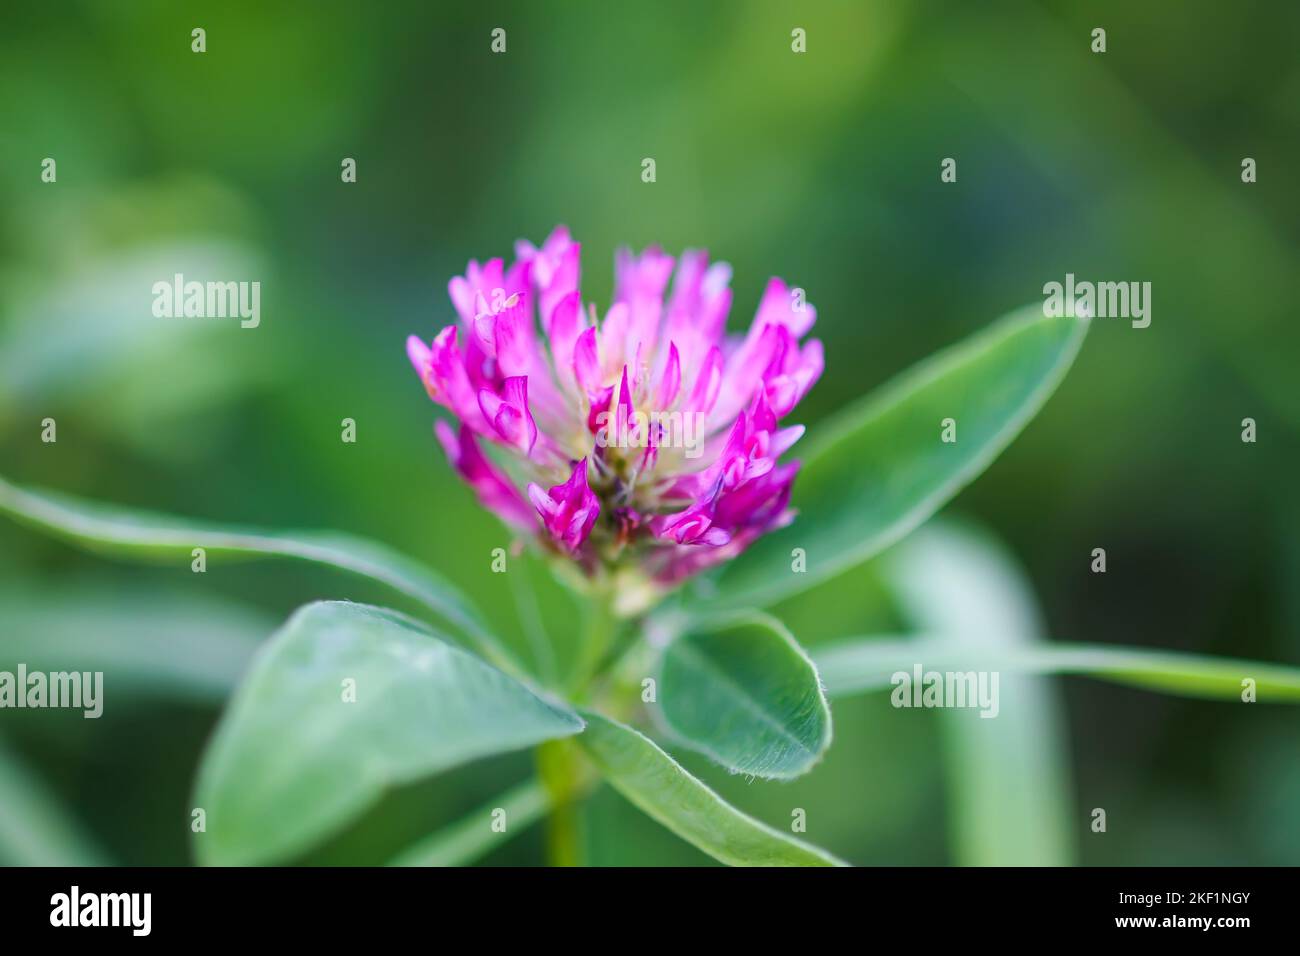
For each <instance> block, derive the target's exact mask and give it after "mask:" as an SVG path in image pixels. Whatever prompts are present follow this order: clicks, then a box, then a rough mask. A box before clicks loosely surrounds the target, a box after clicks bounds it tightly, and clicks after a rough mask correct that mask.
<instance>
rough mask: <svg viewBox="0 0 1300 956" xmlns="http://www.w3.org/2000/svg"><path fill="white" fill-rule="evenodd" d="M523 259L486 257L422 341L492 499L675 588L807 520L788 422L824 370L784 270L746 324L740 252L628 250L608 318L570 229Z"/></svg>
mask: <svg viewBox="0 0 1300 956" xmlns="http://www.w3.org/2000/svg"><path fill="white" fill-rule="evenodd" d="M515 253H516V260H515V262H514V263H513V264H512V265H510V266H509V268H507V267H506V266H505V264H504V263H503V261H502V260H500V259H492V260H489V261H488V262H486V263H484V264H483V265H480V264H479V263H478V262H476V261H472V262H470V264H469V266H468V268H467V269H466V273H465V275H463V276H457V277H456V278H454V279H452V280H451V283H450V284H449V287H448V288H449V292H450V294H451V300H452V305H453V306H454V307H455V310H456V313H457V316H458V321H457V322H456V323H455V324H453V325H449V326H447V327H446V328H444V329H443V330H442V331H441V332H439V333H438V335H437V336H435V337H434V339H433V341H432V342H431V343H426V342H424V341H423V340H421V339H419V338H417V337H415V336H412V337H411V338H410V339H408V341H407V354H408V356H409V357H410V360H411V364H412V365H414V366H415V370H416V372H417V373H418V375H419V377H420V380H421V382H422V383H423V384H424V387H425V390H426V391H427V392H428V394H429V397H430V398H432V399H433V400H434V401H435V402H437V403H438V404H440V405H442V406H444V407H445V408H446V409H447V410H448V411H449V412H451V414H452V415H454V416H455V417H456V418H457V419H459V422H460V427H459V430H458V431H457V430H454V429H453V428H451V426H450V425H448V424H447V423H445V422H440V423H439V424H438V436H439V438H440V439H441V441H442V444H443V446H444V448H445V449H446V451H447V455H448V457H449V458H450V459H451V462H452V465H453V467H455V468H456V470H457V471H458V472H459V473H460V474H461V476H462V477H463V478H464V479H465V481H466V482H467V483H468V484H469V485H470V487H471V488H472V489H473V490H474V492H475V493H476V494H477V496H478V498H479V500H480V501H481V502H482V503H483V504H484V505H485V506H486V507H488V508H489V509H491V510H492V511H493V512H495V513H496V514H497V515H498V516H499V517H501V518H502V519H503V520H505V521H506V522H507V523H508V524H510V525H511V526H512V527H515V528H519V529H525V530H527V531H529V532H531V533H533V534H535V535H536V537H537V539H538V540H539V541H540V542H542V543H543V544H544V545H545V546H547V547H550V548H552V549H553V550H555V551H557V552H559V553H562V554H566V555H569V556H570V557H572V558H573V559H575V560H576V561H577V562H578V563H579V564H580V565H581V566H582V567H583V568H584V570H586V571H587V572H588V573H592V574H595V573H598V572H599V571H600V570H601V569H602V568H605V569H608V568H613V567H615V566H619V565H622V564H623V563H625V562H630V563H635V564H637V565H639V566H640V567H641V568H642V569H643V570H644V571H645V572H646V573H647V574H648V575H650V576H651V577H653V578H654V579H656V580H658V581H659V582H661V583H663V584H672V583H675V582H677V581H680V580H682V579H683V578H685V577H687V576H689V575H691V574H694V573H696V572H698V571H700V570H702V569H704V568H707V567H710V566H711V565H714V564H717V563H718V562H720V561H726V560H728V559H730V558H732V557H734V556H735V555H736V554H739V553H740V552H741V551H742V550H744V548H746V547H748V546H749V544H750V543H752V542H753V541H754V540H755V539H756V538H758V537H759V536H760V535H762V534H764V533H765V532H767V531H770V530H772V529H773V528H777V527H781V526H783V525H784V524H787V523H789V522H790V520H792V518H793V512H791V511H790V508H789V502H790V490H791V487H792V485H793V483H794V480H795V475H796V474H797V472H798V470H799V465H798V462H783V461H781V460H780V459H781V457H782V456H783V455H784V454H785V452H786V451H788V450H789V448H790V447H791V446H792V445H793V444H794V443H795V442H796V441H797V440H798V439H799V437H800V436H801V435H802V434H803V427H802V426H800V425H795V426H787V427H784V428H783V427H780V426H779V424H778V422H779V421H780V419H782V418H784V417H785V416H786V415H788V414H789V413H790V412H791V411H792V410H793V409H794V408H795V406H796V405H797V404H798V403H799V401H800V399H802V398H803V396H804V395H805V394H807V392H808V390H809V389H810V388H811V387H812V386H813V384H814V383H815V382H816V381H817V379H818V378H819V377H820V376H821V373H822V369H823V366H824V356H823V352H822V347H821V343H820V342H818V341H817V340H816V339H810V340H806V341H804V339H805V336H806V335H807V333H808V331H809V330H810V329H811V328H812V325H813V323H814V322H815V321H816V317H817V313H816V311H815V310H814V309H813V307H812V306H811V305H808V304H806V303H805V302H804V300H803V292H802V290H799V289H793V290H792V289H790V288H788V287H787V286H786V284H785V283H784V282H782V281H781V280H780V279H772V280H771V281H770V282H769V283H768V286H767V289H766V291H765V292H764V294H763V298H762V301H761V302H760V303H759V307H758V313H757V315H756V316H755V318H754V321H753V322H752V323H751V325H750V327H749V329H748V331H747V332H745V333H744V334H741V335H733V336H729V335H728V334H727V333H726V323H727V316H728V313H729V312H730V310H731V290H730V288H729V286H728V283H729V282H730V278H731V270H730V267H728V266H727V265H726V264H725V263H713V264H710V263H709V260H708V256H707V254H705V253H703V252H698V251H690V250H688V251H687V252H684V253H683V254H682V255H681V257H680V258H678V259H676V260H674V258H673V257H672V256H669V255H667V254H665V253H664V252H663V251H661V250H660V249H658V248H652V249H649V250H647V251H646V252H644V253H642V254H641V255H639V256H637V255H634V254H633V253H632V252H630V251H628V250H620V251H619V253H618V255H617V257H616V259H615V291H614V302H613V304H611V306H610V307H609V309H607V310H606V311H605V314H604V316H603V318H601V319H600V320H599V321H598V320H597V316H596V310H595V308H594V306H592V305H591V304H589V303H584V302H583V301H582V294H581V291H580V288H579V279H580V267H579V266H580V263H579V246H578V244H577V243H576V242H574V241H573V240H572V238H571V237H570V236H569V232H568V230H567V229H565V228H564V227H563V226H560V227H558V228H557V229H556V230H555V231H554V232H552V233H551V235H550V236H549V237H548V238H547V239H546V241H545V242H544V243H542V245H541V246H540V247H537V246H534V245H532V244H531V243H529V242H526V241H522V240H521V241H520V242H518V243H517V244H516V246H515ZM480 443H482V444H483V445H484V446H486V448H487V449H488V450H489V451H490V452H491V454H492V455H494V456H495V457H496V458H497V459H498V460H499V461H501V462H502V465H498V464H495V463H494V462H493V461H492V460H491V458H490V457H489V455H488V454H487V453H485V452H484V450H483V448H482V447H480ZM510 461H513V462H514V464H513V465H510V466H509V467H508V468H507V467H503V465H505V464H506V463H508V462H510ZM514 476H518V477H514Z"/></svg>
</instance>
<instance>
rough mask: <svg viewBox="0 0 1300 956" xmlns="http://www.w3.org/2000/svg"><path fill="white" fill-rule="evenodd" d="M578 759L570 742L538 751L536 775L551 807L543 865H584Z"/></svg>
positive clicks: (547, 745)
mask: <svg viewBox="0 0 1300 956" xmlns="http://www.w3.org/2000/svg"><path fill="white" fill-rule="evenodd" d="M580 759H581V756H580V754H579V753H578V749H577V747H576V746H575V745H574V743H573V741H571V740H549V741H547V742H546V743H544V744H542V745H541V746H540V747H538V748H537V772H538V776H539V777H541V781H542V786H543V787H544V788H545V790H546V794H547V797H548V799H549V802H550V807H551V809H550V815H549V816H548V817H547V819H546V861H547V863H549V864H550V865H551V866H583V865H585V863H586V847H585V842H586V840H585V836H586V834H585V832H584V821H583V814H582V797H583V793H584V791H585V785H584V781H583V768H582V764H581V762H580Z"/></svg>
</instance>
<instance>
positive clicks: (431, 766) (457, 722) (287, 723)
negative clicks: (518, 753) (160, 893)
mask: <svg viewBox="0 0 1300 956" xmlns="http://www.w3.org/2000/svg"><path fill="white" fill-rule="evenodd" d="M349 691H353V692H354V700H352V701H349V700H348V699H347V697H348V693H349ZM581 729H582V721H581V720H580V719H579V718H578V716H577V715H576V714H575V713H574V712H573V711H571V710H569V709H568V708H567V707H565V706H563V705H562V704H558V703H553V702H550V701H546V700H543V699H542V698H540V697H539V696H537V695H536V694H535V693H533V691H531V690H529V689H528V688H527V687H525V686H524V685H523V684H520V683H519V682H518V681H516V680H514V679H513V678H511V677H507V676H506V675H505V674H503V673H501V672H500V671H498V670H496V669H495V668H493V667H490V666H489V665H487V664H484V663H483V662H482V661H480V660H479V659H478V658H476V657H474V656H473V655H471V654H468V653H466V652H465V651H463V650H460V649H459V648H457V647H454V646H452V645H451V644H448V643H446V642H444V641H443V640H442V639H440V637H439V635H437V634H436V633H435V632H434V631H432V630H430V629H429V628H427V627H425V626H424V625H422V624H420V623H418V622H416V621H413V620H411V619H410V618H407V617H404V616H403V615H400V614H397V613H396V612H393V611H388V610H385V609H383V608H375V607H368V606H366V605H361V604H349V603H344V602H321V603H317V604H309V605H307V606H306V607H304V608H301V609H299V610H298V611H297V613H295V614H294V615H293V617H292V618H290V619H289V621H288V623H287V624H285V626H284V627H283V628H282V629H281V630H280V631H279V632H278V633H277V634H276V635H275V636H274V637H273V638H272V639H271V640H270V641H269V642H268V643H267V644H266V645H265V646H264V647H263V648H262V649H261V650H260V651H259V652H258V654H257V657H256V658H255V659H254V661H253V665H252V667H251V669H250V673H249V675H248V678H247V679H246V680H245V681H244V683H243V685H242V686H241V687H240V688H239V691H238V692H237V693H236V694H235V698H234V700H233V701H232V702H231V704H230V707H229V708H228V709H227V711H226V713H225V714H224V715H223V716H222V719H221V722H220V724H219V725H218V727H217V730H216V733H215V734H214V736H213V739H212V741H211V743H210V744H209V746H208V749H207V751H206V753H205V754H204V756H203V761H202V764H201V766H200V769H199V780H198V787H197V796H196V799H195V806H197V807H202V808H204V809H205V810H206V811H207V832H206V833H200V834H197V835H196V836H195V848H196V852H197V855H198V857H199V859H200V861H202V862H204V863H210V864H232V865H247V864H254V863H264V862H268V861H274V860H283V859H285V858H288V857H291V856H293V855H294V854H296V853H299V852H301V851H303V850H305V849H307V848H308V847H310V846H311V845H312V844H314V843H316V842H318V841H319V840H321V839H322V838H324V837H326V836H328V835H331V834H333V833H334V832H336V831H337V830H339V829H340V828H341V827H343V826H344V825H345V824H346V823H347V822H348V821H349V820H351V819H352V818H354V817H355V816H357V815H358V814H360V813H361V812H362V811H364V810H365V809H366V808H367V807H369V806H370V805H372V804H373V803H374V802H375V801H376V800H377V799H378V798H379V797H380V795H381V794H382V793H383V791H384V790H386V789H387V788H390V787H392V786H395V785H398V784H403V783H409V782H411V781H414V780H417V779H419V778H422V777H426V776H429V775H430V774H434V773H437V772H439V771H442V770H447V769H449V768H451V767H455V766H457V765H459V764H463V763H465V762H467V761H470V760H474V759H477V758H479V757H486V756H489V755H491V754H498V753H505V752H507V751H512V750H517V749H520V748H522V747H527V746H530V745H532V744H536V743H540V742H541V741H544V740H550V739H552V738H555V737H565V736H568V735H570V734H575V733H577V732H578V731H580V730H581Z"/></svg>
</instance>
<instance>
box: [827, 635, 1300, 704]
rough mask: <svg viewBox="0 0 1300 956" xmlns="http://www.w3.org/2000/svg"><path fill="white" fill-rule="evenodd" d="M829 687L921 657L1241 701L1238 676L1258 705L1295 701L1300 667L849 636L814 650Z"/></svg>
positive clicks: (857, 685) (865, 685) (856, 682)
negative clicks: (1247, 682)
mask: <svg viewBox="0 0 1300 956" xmlns="http://www.w3.org/2000/svg"><path fill="white" fill-rule="evenodd" d="M813 659H814V660H815V661H816V662H817V667H818V670H820V672H821V675H822V680H824V681H825V682H826V690H827V692H828V693H829V694H830V695H831V696H832V697H845V696H848V695H849V694H860V693H865V692H867V691H875V690H883V689H885V688H886V687H889V686H890V676H891V675H892V674H894V673H895V672H897V671H906V670H910V669H911V667H912V665H913V664H915V663H916V662H917V661H918V660H919V661H922V662H924V664H925V667H926V669H927V670H944V671H950V670H951V671H965V670H990V671H992V670H996V671H1000V672H1003V673H1009V674H1081V675H1084V676H1086V677H1095V678H1097V679H1098V680H1104V681H1110V682H1111V683H1115V684H1125V685H1128V686H1131V687H1140V688H1143V689H1145V690H1155V691H1162V692H1165V693H1169V694H1174V695H1177V696H1181V697H1200V698H1207V699H1213V700H1230V701H1236V702H1238V703H1240V702H1241V693H1242V689H1243V688H1242V683H1241V682H1242V681H1243V680H1245V679H1247V678H1249V679H1251V680H1253V681H1255V687H1256V692H1257V693H1258V697H1259V702H1260V703H1300V667H1288V666H1286V665H1283V664H1265V663H1262V662H1260V661H1250V660H1242V659H1240V658H1235V657H1208V656H1205V655H1202V654H1180V653H1178V652H1176V651H1150V650H1142V649H1138V648H1132V647H1122V646H1118V645H1105V644H1049V645H1043V646H1040V647H1022V648H1009V649H996V650H981V649H977V648H971V647H967V646H965V645H963V644H961V643H959V642H958V641H956V640H954V639H953V638H951V637H927V638H921V639H918V640H904V641H899V640H893V639H890V638H884V639H878V638H872V637H857V638H848V639H845V640H843V641H837V642H835V643H834V644H827V645H825V646H824V647H819V648H817V650H816V653H814V655H813Z"/></svg>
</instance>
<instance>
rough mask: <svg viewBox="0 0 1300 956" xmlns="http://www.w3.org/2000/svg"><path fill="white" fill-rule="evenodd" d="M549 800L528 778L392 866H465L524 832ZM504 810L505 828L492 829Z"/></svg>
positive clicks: (418, 845) (411, 849) (403, 854)
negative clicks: (499, 829) (498, 813)
mask: <svg viewBox="0 0 1300 956" xmlns="http://www.w3.org/2000/svg"><path fill="white" fill-rule="evenodd" d="M548 806H550V802H549V801H548V800H547V798H546V791H545V790H544V789H543V787H542V785H541V783H540V782H539V781H537V780H529V781H528V782H526V783H521V784H520V785H519V786H517V787H515V788H513V789H511V790H508V791H506V792H505V793H503V794H501V795H500V796H498V797H497V798H496V799H495V800H493V801H491V802H490V803H485V804H483V806H481V807H479V808H478V809H477V810H475V811H474V812H473V813H471V814H469V815H468V816H466V817H465V818H464V819H462V820H457V821H456V822H455V823H453V824H451V825H449V826H446V827H443V828H442V829H441V830H439V831H437V832H436V833H433V834H430V835H429V836H427V837H425V838H424V839H423V840H420V841H419V842H418V843H416V844H415V845H413V846H411V847H408V848H407V849H405V850H403V851H402V852H401V853H400V854H398V855H397V856H395V857H394V858H393V859H392V860H390V861H389V862H388V865H389V866H464V865H465V864H467V863H473V862H474V861H475V860H477V859H478V858H479V857H481V856H483V855H484V854H486V853H488V852H489V851H491V850H493V849H495V848H496V847H497V846H498V845H500V844H501V843H503V842H504V841H506V840H508V839H510V838H511V837H512V836H516V835H517V834H519V833H522V832H523V831H524V830H526V829H528V827H530V826H532V825H533V824H534V823H536V822H537V821H538V820H540V819H541V818H542V816H543V815H544V814H545V813H546V809H547V807H548ZM497 810H503V811H505V817H504V822H505V829H504V830H502V831H500V832H498V831H496V830H494V829H492V824H493V821H494V816H493V815H494V814H495V813H496V811H497Z"/></svg>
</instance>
